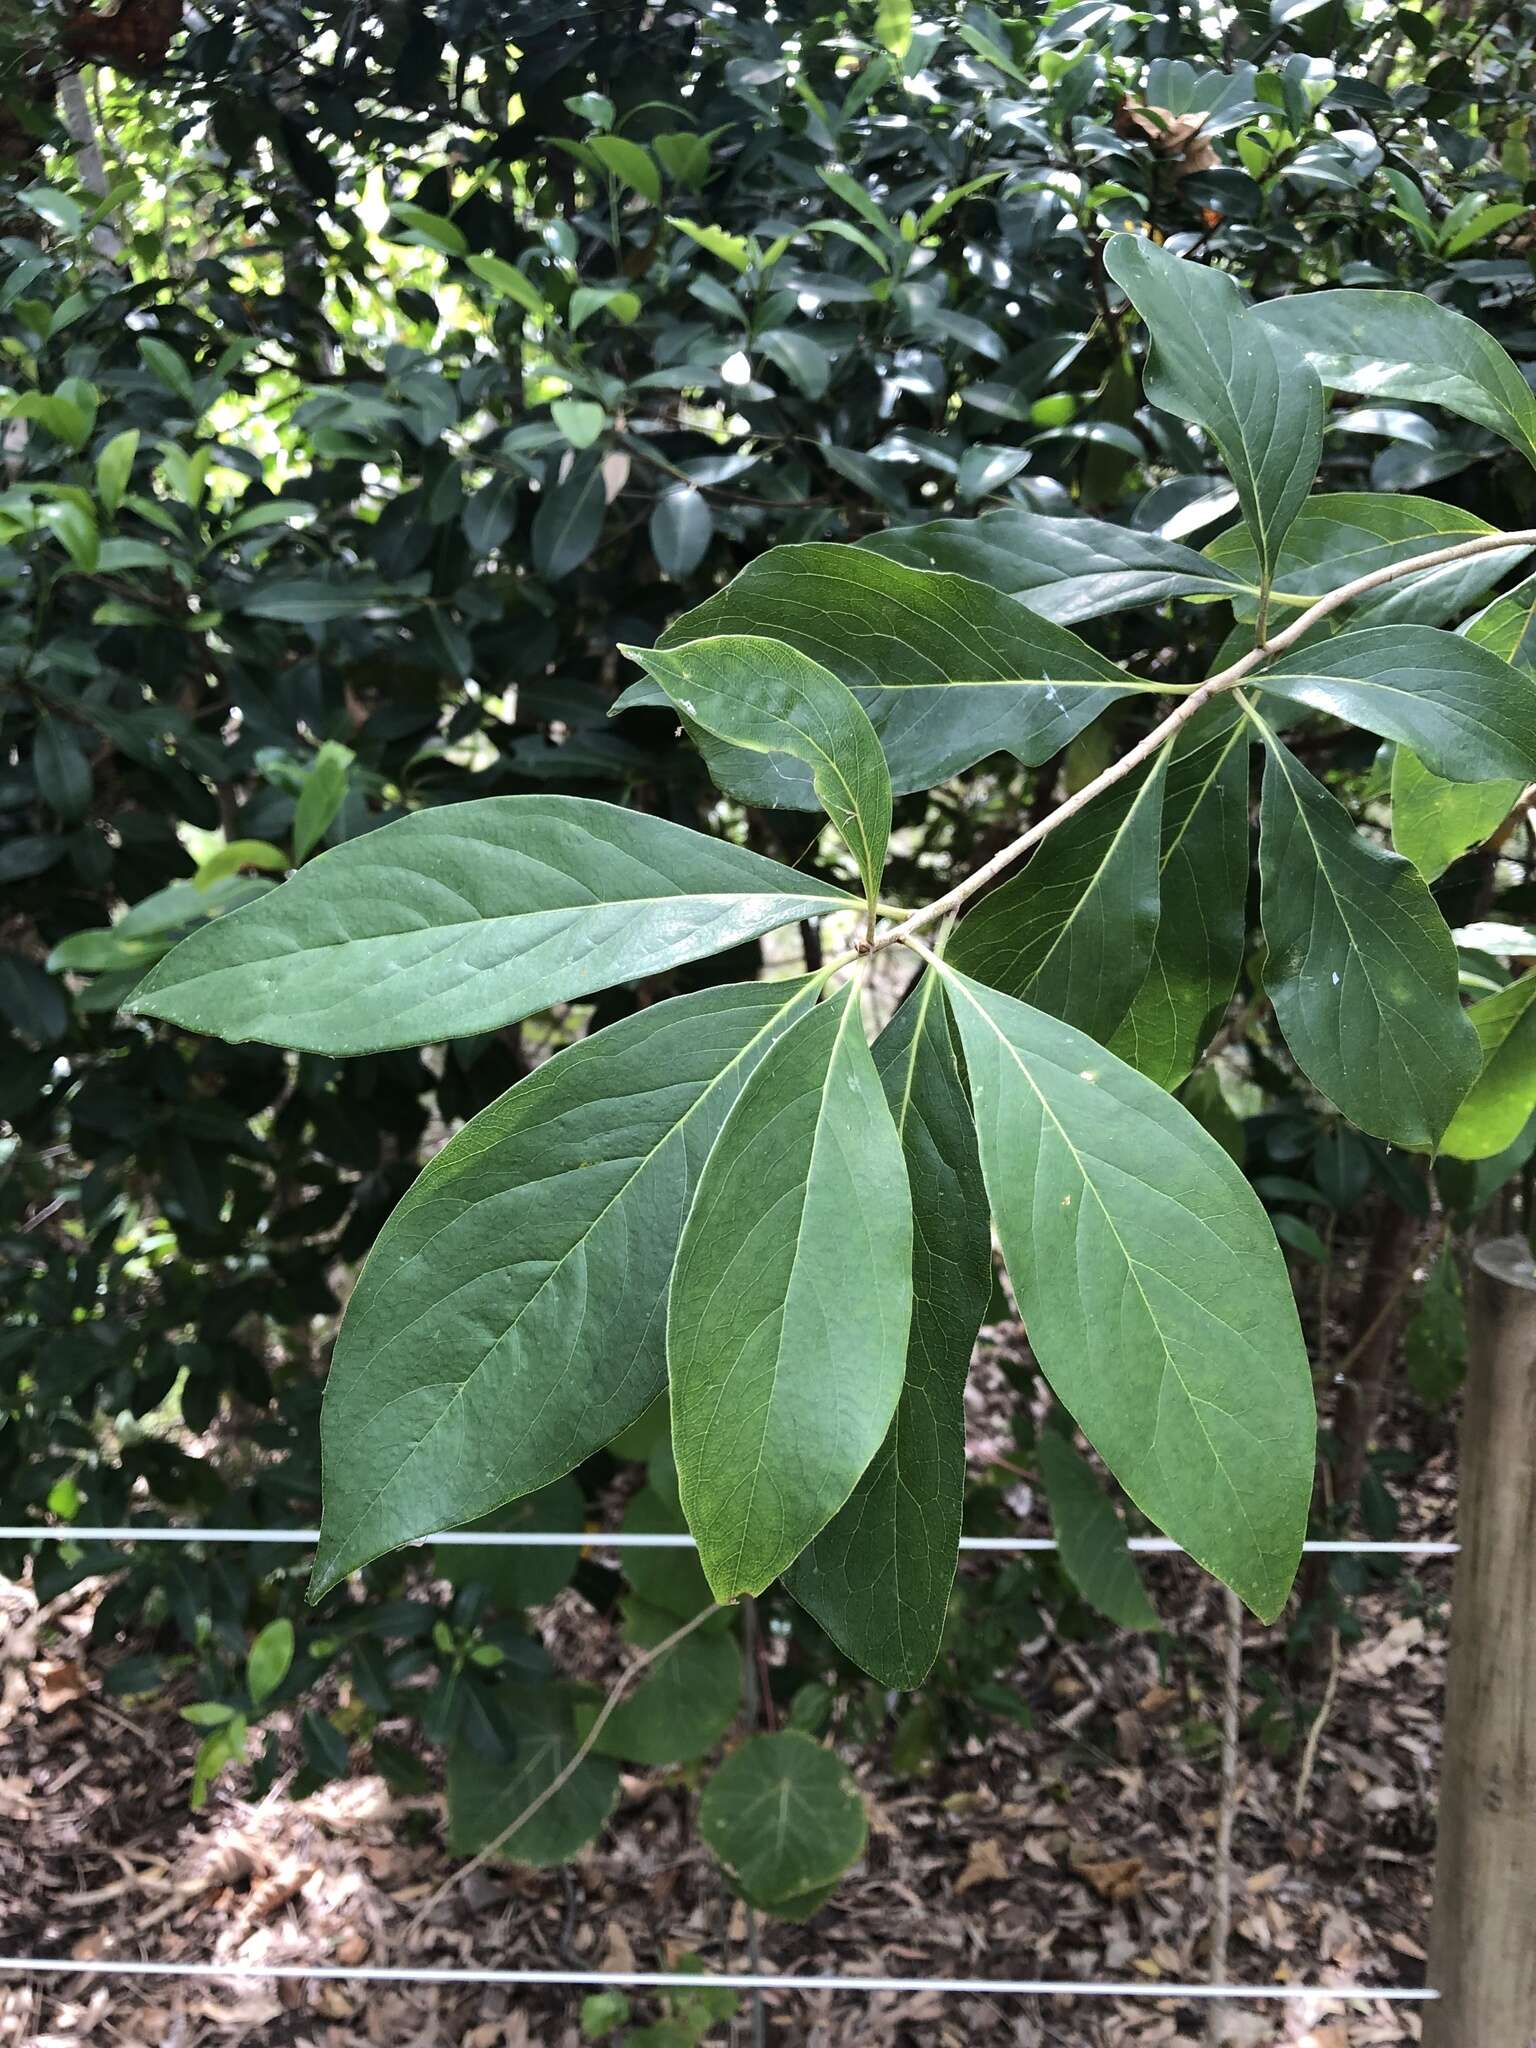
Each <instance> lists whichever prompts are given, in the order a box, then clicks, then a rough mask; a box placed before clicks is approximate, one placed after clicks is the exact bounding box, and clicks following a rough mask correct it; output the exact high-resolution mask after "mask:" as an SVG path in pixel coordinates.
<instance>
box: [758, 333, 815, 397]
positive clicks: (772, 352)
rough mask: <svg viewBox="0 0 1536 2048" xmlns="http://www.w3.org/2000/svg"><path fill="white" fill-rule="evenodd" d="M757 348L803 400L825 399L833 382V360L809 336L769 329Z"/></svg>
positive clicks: (759, 337)
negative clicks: (782, 373) (782, 374)
mask: <svg viewBox="0 0 1536 2048" xmlns="http://www.w3.org/2000/svg"><path fill="white" fill-rule="evenodd" d="M757 346H758V348H759V349H761V351H762V353H763V354H764V355H765V356H766V357H767V358H768V360H769V362H770V363H773V364H775V365H777V367H778V368H779V369H781V370H782V371H783V372H784V374H785V376H786V377H787V378H788V379H789V381H790V383H791V384H793V385H794V387H795V389H796V390H797V391H798V392H799V393H800V394H801V396H802V397H804V398H813V399H814V398H823V397H825V396H826V390H827V386H828V385H829V384H830V383H831V381H832V357H831V356H830V355H829V354H828V353H827V351H826V350H825V349H824V348H823V347H822V346H821V344H820V342H817V341H812V339H811V337H810V336H809V335H808V334H800V333H797V332H796V331H795V330H794V329H793V328H789V327H769V328H765V329H764V331H763V332H762V333H761V334H759V335H758V337H757Z"/></svg>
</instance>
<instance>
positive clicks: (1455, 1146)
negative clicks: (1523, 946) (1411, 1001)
mask: <svg viewBox="0 0 1536 2048" xmlns="http://www.w3.org/2000/svg"><path fill="white" fill-rule="evenodd" d="M1467 1014H1468V1016H1469V1018H1470V1020H1471V1023H1472V1028H1473V1030H1474V1031H1476V1033H1477V1039H1478V1044H1479V1046H1480V1047H1481V1049H1482V1069H1481V1071H1480V1072H1479V1074H1478V1076H1477V1079H1476V1080H1475V1081H1474V1082H1473V1083H1472V1086H1471V1088H1470V1089H1469V1090H1468V1091H1467V1094H1466V1096H1465V1097H1464V1099H1463V1100H1462V1102H1461V1104H1460V1106H1459V1107H1458V1109H1457V1111H1456V1114H1455V1115H1454V1116H1453V1117H1452V1118H1451V1121H1450V1123H1449V1125H1448V1126H1447V1128H1446V1132H1445V1136H1444V1138H1443V1139H1442V1140H1441V1150H1442V1151H1444V1152H1446V1153H1448V1154H1449V1155H1450V1157H1451V1158H1452V1159H1491V1158H1493V1156H1494V1155H1495V1154H1496V1153H1499V1152H1503V1151H1504V1150H1505V1149H1506V1148H1507V1147H1508V1146H1510V1145H1512V1144H1513V1143H1514V1141H1515V1139H1516V1138H1517V1137H1518V1136H1519V1135H1520V1133H1521V1131H1522V1130H1524V1128H1525V1126H1526V1124H1527V1122H1528V1121H1529V1120H1530V1117H1531V1115H1532V1113H1533V1112H1536V974H1523V975H1521V977H1520V979H1519V980H1518V981H1512V982H1511V983H1510V984H1509V986H1508V988H1501V989H1500V990H1499V992H1498V994H1497V995H1492V996H1487V997H1485V998H1484V1000H1483V1001H1482V1002H1480V1003H1474V1004H1473V1005H1472V1008H1471V1009H1470V1010H1469V1011H1468V1013H1467Z"/></svg>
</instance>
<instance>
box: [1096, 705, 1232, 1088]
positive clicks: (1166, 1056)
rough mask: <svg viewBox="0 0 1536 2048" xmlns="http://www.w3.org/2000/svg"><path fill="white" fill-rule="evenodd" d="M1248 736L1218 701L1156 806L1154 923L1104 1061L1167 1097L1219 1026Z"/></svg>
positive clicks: (1182, 749)
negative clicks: (1148, 953) (1159, 824)
mask: <svg viewBox="0 0 1536 2048" xmlns="http://www.w3.org/2000/svg"><path fill="white" fill-rule="evenodd" d="M1248 739H1249V736H1248V727H1247V723H1246V721H1245V720H1244V718H1243V717H1242V714H1241V712H1240V711H1239V710H1238V707H1237V706H1236V705H1235V704H1234V703H1232V702H1231V701H1230V700H1228V699H1225V698H1218V699H1217V701H1216V702H1215V703H1213V704H1210V705H1208V706H1207V707H1206V709H1205V710H1204V711H1202V712H1200V713H1199V714H1198V715H1197V716H1196V717H1195V718H1192V719H1191V720H1190V722H1189V724H1188V725H1186V726H1185V727H1184V729H1183V730H1182V732H1180V734H1179V736H1178V739H1177V741H1176V742H1175V744H1174V749H1173V756H1172V759H1171V760H1170V761H1169V764H1168V778H1167V788H1166V791H1165V793H1164V796H1163V843H1162V881H1161V885H1160V890H1159V899H1160V914H1159V918H1158V925H1157V935H1156V938H1155V939H1154V941H1153V946H1152V959H1151V962H1150V964H1149V966H1148V968H1147V972H1146V976H1145V978H1144V980H1143V981H1142V984H1141V986H1140V988H1139V989H1138V990H1137V991H1136V994H1135V996H1134V998H1133V999H1132V1002H1131V1006H1130V1009H1129V1010H1128V1011H1127V1012H1126V1014H1125V1017H1124V1019H1123V1020H1122V1022H1121V1024H1120V1026H1119V1028H1118V1029H1117V1031H1116V1032H1115V1035H1114V1037H1113V1038H1112V1039H1111V1040H1110V1041H1109V1046H1110V1050H1111V1052H1114V1053H1118V1054H1119V1056H1120V1058H1121V1059H1123V1060H1126V1061H1128V1062H1129V1063H1130V1064H1131V1065H1132V1066H1133V1067H1135V1068H1136V1069H1137V1070H1138V1072H1140V1073H1143V1074H1145V1075H1146V1076H1147V1078H1148V1080H1151V1081H1156V1082H1157V1084H1158V1086H1159V1087H1161V1088H1169V1089H1172V1088H1176V1087H1177V1086H1178V1085H1179V1083H1180V1082H1181V1081H1182V1080H1183V1079H1184V1077H1185V1076H1186V1074H1188V1073H1189V1071H1190V1069H1191V1068H1192V1067H1193V1066H1194V1064H1195V1061H1196V1060H1197V1059H1198V1058H1199V1057H1200V1053H1201V1050H1202V1048H1203V1047H1204V1045H1205V1043H1206V1041H1207V1039H1209V1037H1210V1036H1211V1033H1212V1032H1213V1031H1214V1030H1215V1029H1216V1027H1217V1025H1218V1024H1219V1023H1220V1021H1221V1018H1222V1015H1223V1013H1224V1012H1225V1010H1226V1007H1227V1005H1228V1003H1229V1002H1230V1001H1231V1000H1232V991H1233V989H1234V988H1235V987H1236V986H1237V977H1238V973H1239V971H1240V969H1241V967H1242V964H1243V947H1244V942H1245V940H1246V937H1247V929H1248V915H1247V903H1248V865H1249V849H1248Z"/></svg>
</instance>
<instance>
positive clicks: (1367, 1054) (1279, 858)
mask: <svg viewBox="0 0 1536 2048" xmlns="http://www.w3.org/2000/svg"><path fill="white" fill-rule="evenodd" d="M1261 731H1262V732H1263V737H1264V743H1265V747H1266V751H1267V757H1268V758H1267V761H1266V765H1265V770H1264V796H1263V804H1262V809H1261V812H1260V837H1259V877H1260V885H1261V916H1262V919H1263V925H1264V939H1265V944H1266V946H1267V948H1268V953H1267V958H1266V961H1265V967H1264V987H1265V991H1266V993H1267V994H1268V996H1269V999H1270V1001H1271V1002H1272V1003H1273V1004H1274V1008H1275V1016H1276V1018H1277V1020H1278V1022H1279V1025H1280V1029H1281V1031H1282V1032H1283V1033H1284V1035H1285V1042H1286V1044H1287V1045H1288V1046H1289V1047H1290V1049H1291V1052H1292V1053H1293V1054H1294V1056H1295V1059H1296V1063H1297V1065H1298V1066H1299V1067H1300V1068H1301V1070H1302V1072H1303V1073H1304V1074H1305V1075H1306V1076H1307V1078H1308V1080H1310V1081H1311V1082H1312V1084H1313V1085H1314V1087H1316V1088H1318V1089H1320V1090H1321V1091H1322V1093H1323V1094H1324V1095H1326V1096H1327V1097H1328V1098H1329V1100H1330V1101H1332V1102H1333V1103H1334V1104H1335V1105H1336V1106H1337V1107H1338V1108H1339V1109H1341V1110H1342V1111H1343V1112H1344V1114H1345V1116H1347V1117H1348V1118H1349V1120H1350V1122H1351V1123H1353V1124H1356V1125H1357V1126H1358V1127H1359V1128H1360V1129H1361V1130H1363V1131H1369V1132H1371V1134H1372V1135H1373V1136H1375V1137H1378V1138H1385V1139H1386V1140H1387V1141H1388V1143H1390V1144H1397V1145H1407V1146H1413V1147H1419V1148H1422V1147H1432V1146H1434V1145H1435V1143H1436V1142H1437V1141H1438V1139H1439V1137H1440V1135H1441V1133H1442V1132H1443V1131H1444V1129H1445V1127H1446V1125H1447V1124H1448V1123H1449V1122H1450V1120H1451V1117H1452V1115H1453V1114H1454V1113H1455V1109H1456V1105H1457V1103H1459V1102H1460V1101H1461V1099H1462V1097H1463V1096H1464V1095H1465V1094H1466V1092H1467V1089H1468V1088H1469V1087H1470V1086H1471V1084H1472V1081H1473V1079H1474V1077H1475V1075H1476V1073H1477V1034H1476V1033H1475V1032H1474V1031H1473V1029H1472V1026H1471V1025H1470V1024H1469V1023H1468V1022H1467V1020H1466V1017H1465V1015H1464V1014H1463V1011H1462V1008H1461V1004H1460V1002H1459V1000H1458V998H1457V983H1456V948H1455V946H1454V945H1453V944H1452V941H1451V935H1450V933H1449V931H1447V929H1446V925H1445V920H1444V918H1442V917H1441V915H1440V912H1439V911H1438V910H1437V909H1436V907H1435V904H1434V901H1433V899H1432V898H1431V896H1430V893H1429V891H1428V889H1427V888H1426V887H1425V886H1424V883H1423V881H1422V880H1421V879H1420V877H1419V875H1418V873H1417V871H1416V870H1415V869H1414V868H1413V867H1412V866H1411V865H1410V864H1409V863H1408V862H1407V861H1405V860H1401V859H1399V858H1398V856H1397V855H1396V854H1392V853H1386V852H1384V851H1383V850H1382V849H1381V848H1380V847H1377V846H1374V845H1372V844H1371V842H1370V841H1369V840H1367V839H1365V838H1364V837H1363V836H1362V835H1361V834H1360V833H1359V832H1357V831H1356V830H1355V827H1354V824H1353V822H1352V820H1351V818H1350V815H1349V813H1348V812H1347V811H1346V810H1345V809H1344V806H1343V805H1342V804H1341V803H1340V802H1339V800H1338V798H1337V797H1335V796H1332V795H1330V793H1329V792H1328V791H1327V790H1326V789H1324V787H1323V785H1322V784H1321V783H1320V782H1319V781H1318V780H1317V779H1316V777H1315V776H1312V775H1310V774H1308V772H1307V770H1306V769H1305V768H1303V767H1302V765H1301V763H1300V762H1299V761H1298V760H1297V759H1296V757H1295V755H1294V754H1292V753H1290V752H1289V751H1288V750H1287V749H1286V748H1285V747H1283V746H1282V745H1281V744H1280V742H1279V741H1278V740H1277V739H1276V738H1275V736H1274V734H1273V733H1272V732H1270V731H1269V730H1268V728H1267V727H1262V726H1261Z"/></svg>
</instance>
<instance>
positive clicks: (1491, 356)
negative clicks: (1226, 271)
mask: <svg viewBox="0 0 1536 2048" xmlns="http://www.w3.org/2000/svg"><path fill="white" fill-rule="evenodd" d="M1258 312H1259V317H1260V318H1261V319H1262V320H1263V321H1264V322H1265V324H1266V325H1267V326H1269V327H1272V328H1273V329H1274V330H1275V332H1276V333H1277V334H1281V335H1284V336H1285V337H1286V339H1287V340H1288V341H1290V342H1291V343H1292V344H1293V346H1294V347H1296V348H1298V349H1300V350H1301V351H1302V353H1303V354H1304V355H1305V356H1306V358H1307V361H1308V362H1309V363H1310V364H1311V366H1312V368H1313V369H1314V371H1315V372H1316V373H1317V375H1318V376H1319V377H1321V379H1322V381H1323V382H1324V383H1325V384H1328V385H1331V386H1332V387H1333V388H1334V389H1335V390H1339V391H1357V392H1360V393H1362V394H1363V395H1364V396H1366V397H1370V398H1401V399H1404V400H1406V401H1407V402H1408V403H1409V404H1412V405H1443V406H1444V407H1445V409H1446V411H1447V412H1454V413H1459V414H1460V415H1461V417H1462V418H1463V419H1469V420H1475V421H1476V422H1477V424H1478V425H1479V426H1482V427H1487V428H1488V429H1489V430H1490V431H1491V432H1493V433H1495V434H1498V435H1500V436H1501V437H1502V438H1503V439H1504V440H1506V441H1508V442H1509V443H1510V444H1511V445H1512V446H1513V447H1516V448H1518V449H1519V450H1520V451H1521V453H1522V454H1524V455H1526V456H1527V457H1529V459H1530V460H1531V461H1533V462H1536V396H1533V395H1532V392H1531V387H1530V386H1529V384H1527V383H1526V381H1525V379H1524V378H1523V377H1522V376H1521V374H1520V372H1519V370H1518V369H1516V367H1515V365H1514V364H1513V363H1512V362H1511V361H1510V359H1509V357H1508V355H1506V354H1505V352H1504V350H1503V349H1502V348H1500V346H1499V344H1498V343H1497V342H1496V341H1495V340H1494V338H1493V336H1492V335H1491V334H1489V333H1488V332H1487V331H1486V330H1485V329H1484V328H1482V327H1479V326H1478V324H1477V322H1476V321H1475V320H1469V319H1468V318H1467V317H1466V315H1465V314H1464V313H1457V312H1454V311H1453V310H1452V309H1451V307H1449V306H1442V305H1441V304H1439V303H1438V301H1436V300H1434V299H1431V298H1428V297H1426V296H1425V294H1423V293H1422V292H1378V291H1360V290H1349V291H1332V292H1303V293H1298V294H1297V295H1296V296H1295V297H1293V298H1286V299H1271V300H1269V301H1268V302H1267V303H1266V304H1265V305H1263V306H1262V307H1260V308H1259V309H1258Z"/></svg>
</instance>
